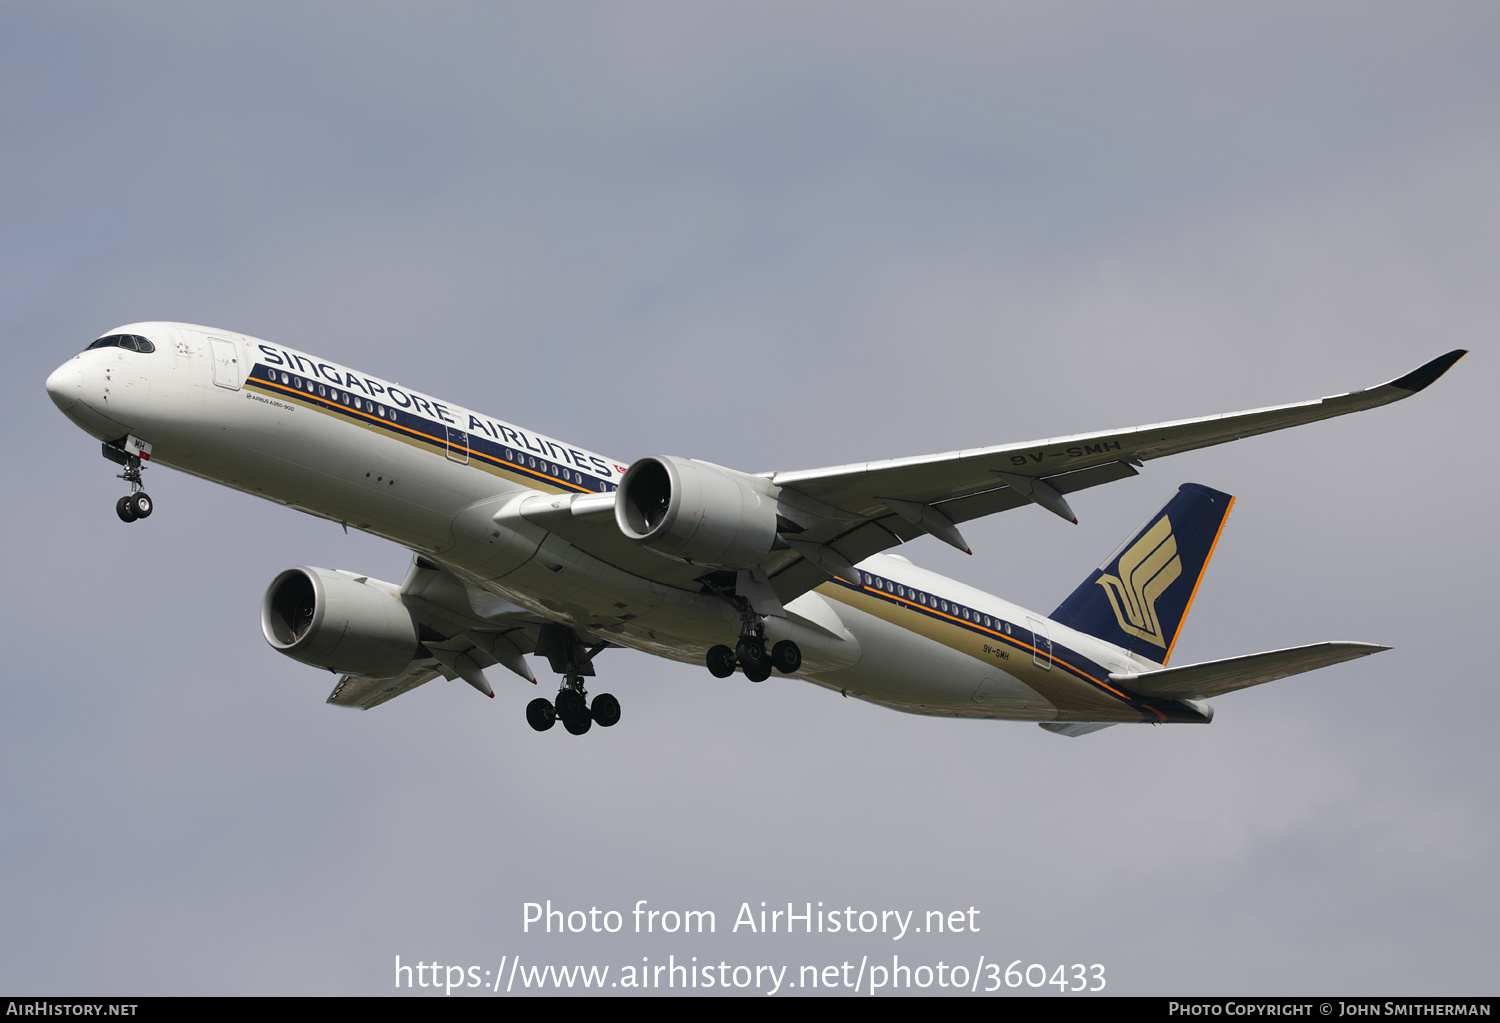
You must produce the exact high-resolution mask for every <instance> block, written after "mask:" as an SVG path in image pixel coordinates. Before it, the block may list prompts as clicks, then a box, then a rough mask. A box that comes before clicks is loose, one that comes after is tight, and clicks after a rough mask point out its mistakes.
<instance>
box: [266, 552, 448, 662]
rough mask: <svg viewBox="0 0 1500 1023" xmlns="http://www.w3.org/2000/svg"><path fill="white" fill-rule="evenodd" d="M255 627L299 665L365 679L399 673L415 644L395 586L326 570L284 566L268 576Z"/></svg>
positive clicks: (409, 618) (414, 633)
mask: <svg viewBox="0 0 1500 1023" xmlns="http://www.w3.org/2000/svg"><path fill="white" fill-rule="evenodd" d="M260 631H261V632H262V633H264V634H265V637H266V642H267V643H270V644H271V646H273V647H275V648H276V649H277V650H279V651H281V652H282V653H284V654H286V655H287V656H288V657H291V658H294V659H296V660H299V661H301V662H302V663H304V664H311V665H313V666H314V667H318V668H327V669H328V670H330V671H337V672H339V673H341V674H344V675H363V676H366V677H368V678H390V677H393V676H395V675H399V674H400V673H401V672H402V671H404V670H405V669H406V666H407V665H408V664H410V663H411V662H412V660H413V659H414V658H415V657H416V656H417V647H418V646H419V640H418V638H417V625H416V622H414V621H413V620H412V616H411V612H410V611H408V610H407V608H406V605H405V604H403V603H401V595H400V588H399V587H396V586H392V585H391V584H390V583H384V582H380V581H379V580H378V579H370V578H369V577H368V576H355V575H346V574H345V573H343V572H330V571H329V570H328V569H326V568H289V569H287V570H286V571H285V572H282V573H281V574H280V575H278V576H277V577H276V578H275V579H274V580H272V582H271V585H270V587H269V588H268V589H267V590H266V596H265V599H264V600H262V601H261V604H260Z"/></svg>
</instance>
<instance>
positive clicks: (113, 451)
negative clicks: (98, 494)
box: [103, 437, 154, 522]
mask: <svg viewBox="0 0 1500 1023" xmlns="http://www.w3.org/2000/svg"><path fill="white" fill-rule="evenodd" d="M133 439H134V438H130V437H127V438H125V439H124V440H122V441H113V442H111V441H105V443H104V445H103V453H104V457H105V458H107V459H109V460H110V461H111V462H114V463H116V464H117V465H123V466H124V467H125V471H124V472H122V473H120V474H118V475H117V476H116V479H122V480H124V481H125V482H126V483H129V484H130V494H129V496H127V497H122V498H120V499H119V500H118V501H116V502H115V514H116V515H118V516H120V521H121V522H134V521H135V520H136V519H144V518H148V517H150V515H151V511H152V509H153V507H154V505H153V503H152V501H151V497H150V495H149V494H147V493H146V491H145V489H144V488H143V487H142V485H141V470H142V468H144V467H143V466H142V465H141V456H140V455H139V454H136V453H135V452H134V451H132V450H131V449H130V448H129V447H127V446H126V445H127V444H128V443H129V442H130V441H131V440H133Z"/></svg>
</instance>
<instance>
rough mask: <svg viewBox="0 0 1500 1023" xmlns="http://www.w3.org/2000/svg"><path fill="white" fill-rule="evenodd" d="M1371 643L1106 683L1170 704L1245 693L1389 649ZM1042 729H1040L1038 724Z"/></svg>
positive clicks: (1298, 649)
mask: <svg viewBox="0 0 1500 1023" xmlns="http://www.w3.org/2000/svg"><path fill="white" fill-rule="evenodd" d="M1389 649H1390V647H1388V646H1377V645H1376V644H1374V643H1313V644H1312V645H1310V646H1294V647H1289V648H1287V649H1285V650H1270V651H1267V652H1266V653H1263V654H1246V655H1245V656H1243V657H1228V658H1225V659H1224V660H1222V661H1204V662H1202V663H1201V664H1184V665H1181V666H1180V667H1176V668H1162V669H1161V670H1159V671H1142V672H1121V673H1118V674H1117V673H1114V672H1111V673H1110V676H1109V678H1110V681H1111V682H1117V683H1119V684H1120V685H1122V686H1124V687H1126V688H1127V689H1131V690H1133V691H1135V692H1137V693H1139V694H1141V695H1142V696H1160V697H1166V698H1168V699H1173V700H1188V699H1201V698H1206V697H1210V696H1222V695H1224V694H1225V693H1232V692H1234V691H1235V690H1236V689H1248V688H1250V687H1251V686H1258V685H1260V684H1261V683H1262V682H1274V681H1276V680H1277V679H1279V678H1286V677H1287V676H1288V675H1300V674H1301V673H1302V672H1304V671H1312V670H1314V669H1316V668H1326V667H1328V666H1329V665H1330V664H1340V663H1342V662H1344V661H1352V660H1354V658H1356V657H1367V656H1369V655H1370V654H1378V653H1380V651H1382V650H1389ZM1044 727H1045V726H1044Z"/></svg>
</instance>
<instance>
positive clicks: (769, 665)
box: [707, 632, 802, 682]
mask: <svg viewBox="0 0 1500 1023" xmlns="http://www.w3.org/2000/svg"><path fill="white" fill-rule="evenodd" d="M707 660H708V670H709V672H710V673H711V674H712V675H713V676H714V677H715V678H728V677H729V676H730V675H733V674H734V669H735V668H736V667H741V668H744V669H745V677H746V678H748V679H749V680H750V681H751V682H764V681H765V680H766V679H768V678H770V677H771V671H772V669H775V670H776V671H779V672H781V673H782V674H783V675H791V674H795V673H796V671H797V669H798V668H800V667H802V650H801V648H800V647H798V646H797V644H796V643H793V642H792V641H791V640H789V639H783V640H782V641H781V642H779V643H777V644H776V645H775V646H773V647H771V649H770V652H769V653H767V651H766V641H765V639H764V637H762V636H760V635H758V634H756V633H753V632H752V633H748V634H746V635H744V636H741V637H740V641H739V642H738V643H736V644H735V645H734V649H733V650H731V649H729V648H728V647H727V646H724V645H723V644H722V643H721V644H719V645H718V646H716V647H713V648H711V649H710V650H709V651H708V658H707Z"/></svg>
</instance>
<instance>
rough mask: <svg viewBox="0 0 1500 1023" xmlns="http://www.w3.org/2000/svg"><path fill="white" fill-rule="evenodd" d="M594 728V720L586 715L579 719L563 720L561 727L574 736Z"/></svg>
mask: <svg viewBox="0 0 1500 1023" xmlns="http://www.w3.org/2000/svg"><path fill="white" fill-rule="evenodd" d="M593 726H594V719H593V718H591V717H588V716H587V715H585V716H583V717H581V718H563V727H564V728H566V729H567V730H568V731H569V732H572V733H573V734H574V735H582V734H583V733H584V732H587V731H588V730H589V729H590V728H592V727H593Z"/></svg>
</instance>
